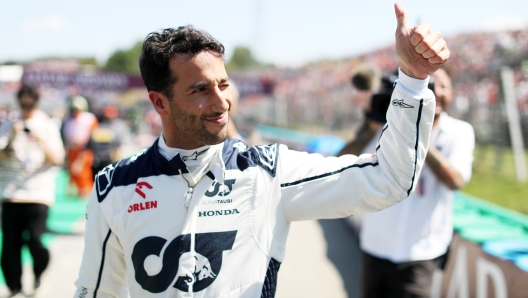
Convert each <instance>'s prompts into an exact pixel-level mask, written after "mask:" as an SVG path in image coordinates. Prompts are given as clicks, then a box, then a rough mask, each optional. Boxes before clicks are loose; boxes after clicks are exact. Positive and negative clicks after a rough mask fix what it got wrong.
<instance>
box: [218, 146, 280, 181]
mask: <svg viewBox="0 0 528 298" xmlns="http://www.w3.org/2000/svg"><path fill="white" fill-rule="evenodd" d="M222 158H223V160H224V163H225V167H226V170H232V169H238V170H240V171H244V170H245V169H247V168H249V167H255V166H257V165H259V166H260V167H261V168H263V169H264V170H266V171H267V172H268V173H269V174H270V175H271V176H272V177H275V175H276V173H277V160H278V158H279V144H271V145H267V146H254V147H251V148H250V149H249V150H248V149H247V145H246V144H244V143H243V142H242V141H240V140H236V139H227V140H226V141H225V143H224V149H223V151H222Z"/></svg>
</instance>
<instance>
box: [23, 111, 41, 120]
mask: <svg viewBox="0 0 528 298" xmlns="http://www.w3.org/2000/svg"><path fill="white" fill-rule="evenodd" d="M37 110H38V109H28V110H22V119H24V120H27V119H29V118H31V117H32V116H33V115H34V114H35V112H36V111H37Z"/></svg>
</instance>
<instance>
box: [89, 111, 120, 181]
mask: <svg viewBox="0 0 528 298" xmlns="http://www.w3.org/2000/svg"><path fill="white" fill-rule="evenodd" d="M118 115H119V110H118V109H117V108H116V107H115V106H107V107H105V108H104V110H103V113H102V115H101V117H100V120H99V121H100V122H99V126H97V127H96V128H95V129H94V130H93V131H92V133H91V135H90V140H89V141H88V144H87V146H86V148H87V149H88V150H90V151H91V152H92V153H93V161H92V167H91V168H92V173H93V174H94V175H96V174H97V173H99V171H100V170H102V169H103V168H104V167H106V166H107V165H109V164H111V163H112V162H114V161H116V160H118V159H120V158H121V153H120V148H121V146H122V145H123V144H124V143H128V142H130V133H129V132H128V126H127V125H126V124H125V123H123V122H122V121H120V119H118Z"/></svg>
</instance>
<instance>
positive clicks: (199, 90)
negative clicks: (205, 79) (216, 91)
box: [192, 87, 205, 93]
mask: <svg viewBox="0 0 528 298" xmlns="http://www.w3.org/2000/svg"><path fill="white" fill-rule="evenodd" d="M203 91H205V87H202V88H198V89H195V90H194V91H193V92H192V93H198V92H203Z"/></svg>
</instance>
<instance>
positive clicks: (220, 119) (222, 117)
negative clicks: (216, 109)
mask: <svg viewBox="0 0 528 298" xmlns="http://www.w3.org/2000/svg"><path fill="white" fill-rule="evenodd" d="M202 119H203V120H205V121H207V122H209V123H212V124H216V125H224V124H226V123H227V120H228V113H227V112H225V113H218V114H216V115H207V116H205V117H202Z"/></svg>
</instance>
